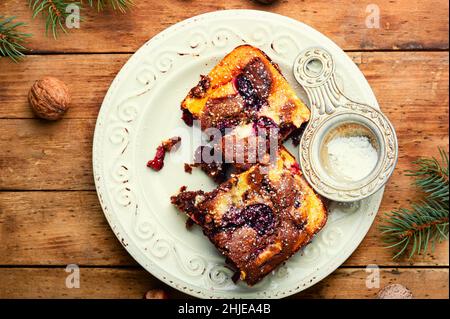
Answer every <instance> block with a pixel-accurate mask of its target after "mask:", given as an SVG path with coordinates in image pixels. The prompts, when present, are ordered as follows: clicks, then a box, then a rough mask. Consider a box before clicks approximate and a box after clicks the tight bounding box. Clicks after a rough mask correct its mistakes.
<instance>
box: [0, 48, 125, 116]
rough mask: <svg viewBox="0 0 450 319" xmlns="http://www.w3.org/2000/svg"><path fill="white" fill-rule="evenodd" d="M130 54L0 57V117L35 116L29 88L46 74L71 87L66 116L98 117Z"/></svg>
mask: <svg viewBox="0 0 450 319" xmlns="http://www.w3.org/2000/svg"><path fill="white" fill-rule="evenodd" d="M129 57H130V55H129V54H111V55H97V54H85V55H55V56H53V55H52V56H30V57H28V58H27V59H25V60H23V61H22V62H21V63H20V64H16V63H14V62H12V61H9V60H6V59H0V105H2V106H3V104H5V105H4V106H3V107H1V108H0V118H32V117H33V116H34V115H33V112H32V110H31V108H30V106H29V104H28V99H27V96H28V91H29V90H30V88H31V86H32V85H33V83H34V81H36V80H38V79H41V78H42V77H44V76H46V75H52V76H55V77H58V78H60V79H61V80H63V81H64V82H65V83H66V84H67V85H68V86H69V89H70V95H71V100H72V101H71V108H70V109H69V111H68V112H67V113H66V115H65V118H96V117H97V113H98V110H99V109H100V105H101V103H102V101H103V98H104V96H105V94H106V91H107V90H108V87H109V85H110V84H111V82H112V80H113V79H114V77H115V76H116V74H117V72H118V71H119V70H120V68H121V67H122V66H123V64H124V63H125V62H126V61H127V60H128V58H129Z"/></svg>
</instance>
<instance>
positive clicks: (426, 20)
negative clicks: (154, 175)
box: [0, 0, 449, 53]
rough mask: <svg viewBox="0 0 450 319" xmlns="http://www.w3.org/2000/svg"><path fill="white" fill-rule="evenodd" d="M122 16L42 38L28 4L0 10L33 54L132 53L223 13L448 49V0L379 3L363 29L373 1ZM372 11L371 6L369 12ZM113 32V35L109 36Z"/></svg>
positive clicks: (91, 17) (209, 3)
mask: <svg viewBox="0 0 450 319" xmlns="http://www.w3.org/2000/svg"><path fill="white" fill-rule="evenodd" d="M135 3H136V6H135V7H134V8H133V9H132V10H131V12H129V13H128V14H126V15H122V14H119V13H116V12H113V11H109V10H107V11H105V12H101V13H97V12H96V10H94V9H85V10H82V19H83V21H82V22H81V25H80V29H72V30H70V32H69V34H68V35H64V34H62V35H61V36H60V37H59V40H57V41H55V40H53V38H52V37H46V36H45V35H44V34H45V31H44V24H45V23H44V21H43V19H42V17H37V18H36V19H34V20H32V19H31V11H30V9H29V8H28V6H27V2H26V1H22V0H3V1H2V2H1V3H0V12H1V13H2V14H4V15H16V16H18V18H19V19H20V20H23V21H26V22H27V23H28V24H29V28H28V30H32V32H33V34H34V37H33V38H32V39H31V40H30V42H29V44H28V47H29V48H30V49H32V50H33V52H35V53H36V52H134V51H135V50H136V49H137V48H138V47H140V46H141V45H142V44H144V42H146V41H147V40H148V39H150V38H151V37H153V36H154V35H156V34H157V33H159V32H160V31H162V30H164V29H165V28H167V27H169V26H171V25H172V24H174V23H176V22H179V21H182V20H184V19H186V18H189V17H192V16H195V15H198V14H201V13H206V12H211V11H215V10H224V9H257V10H266V11H272V12H274V13H279V14H282V15H285V16H288V17H291V18H294V19H296V20H299V21H302V22H304V23H306V24H308V25H310V26H312V27H313V28H315V29H317V30H319V31H321V32H322V33H324V34H325V35H326V36H328V37H330V38H331V39H333V41H335V42H336V43H337V44H338V45H339V46H340V47H342V48H343V49H347V50H372V49H403V50H411V49H412V50H417V49H446V48H448V21H449V20H448V8H449V7H448V2H447V1H446V0H433V1H414V2H411V1H408V0H378V1H376V4H377V5H378V8H379V11H380V27H379V28H367V26H366V18H367V17H368V16H369V12H370V11H366V10H367V6H368V4H370V3H371V2H362V1H359V0H341V1H339V2H338V3H336V2H330V1H326V0H316V1H306V0H298V1H297V0H289V1H287V0H284V1H279V2H278V3H277V4H275V5H271V6H265V5H261V4H257V3H255V2H254V1H252V0H227V1H216V0H158V1H156V0H151V1H135ZM369 9H370V8H369ZM112 30H113V32H112Z"/></svg>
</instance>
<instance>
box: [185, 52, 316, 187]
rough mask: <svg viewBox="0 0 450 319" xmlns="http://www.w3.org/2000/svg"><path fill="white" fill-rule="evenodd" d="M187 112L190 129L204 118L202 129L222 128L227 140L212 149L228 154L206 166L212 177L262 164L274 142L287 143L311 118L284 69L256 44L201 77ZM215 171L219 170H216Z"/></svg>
mask: <svg viewBox="0 0 450 319" xmlns="http://www.w3.org/2000/svg"><path fill="white" fill-rule="evenodd" d="M181 109H182V110H183V119H184V121H185V122H186V124H187V125H192V124H193V121H194V120H198V121H199V122H200V126H201V129H202V130H204V131H205V130H207V129H209V128H216V129H218V130H219V131H220V132H221V134H220V135H221V139H217V137H215V140H214V143H213V144H214V145H212V149H214V150H215V151H216V152H221V153H222V154H221V157H220V159H219V160H217V162H215V163H213V165H210V164H211V163H206V164H204V165H201V167H202V169H203V170H204V171H205V172H206V173H207V174H208V175H210V176H212V177H215V176H217V174H216V170H217V169H216V168H220V169H221V170H222V171H223V170H225V168H224V165H222V164H223V163H224V162H225V163H229V164H232V165H231V166H232V167H233V168H234V169H235V171H237V172H242V171H244V170H246V169H248V168H249V167H251V166H252V165H254V164H256V163H258V162H259V160H260V158H261V157H262V156H260V155H261V154H264V153H268V152H269V150H270V148H271V147H273V146H274V145H273V144H274V143H275V144H276V145H275V146H278V145H279V144H281V143H282V141H283V140H284V139H286V137H288V136H289V134H291V133H292V132H293V131H294V130H298V129H299V128H300V126H301V125H302V124H303V123H304V122H306V121H308V119H309V116H310V111H309V109H308V108H307V107H306V106H305V104H304V103H303V102H302V101H301V100H300V99H299V98H298V97H297V95H296V94H295V92H294V90H293V89H292V88H291V87H290V85H289V83H288V82H287V81H286V79H285V78H284V77H283V75H282V74H281V72H280V69H279V67H278V65H276V64H275V63H273V62H272V61H271V60H270V58H269V57H268V56H267V55H266V54H265V53H264V52H262V51H261V50H259V49H257V48H255V47H252V46H250V45H242V46H239V47H237V48H235V49H234V50H233V51H232V52H230V53H229V54H228V55H226V56H225V57H224V58H223V59H222V60H221V61H220V62H219V63H218V64H217V65H216V66H215V67H214V68H213V69H212V70H211V72H210V73H209V74H208V75H205V76H201V80H200V81H199V83H198V84H197V85H196V86H195V87H194V88H192V89H191V90H190V92H189V94H188V95H187V97H186V98H185V99H184V100H183V102H182V104H181ZM263 130H264V131H265V132H266V133H267V134H266V135H265V136H266V139H267V141H265V142H263V143H259V145H258V146H257V147H256V148H255V145H254V144H252V142H253V141H254V137H255V136H259V137H260V135H261V134H260V132H261V131H263ZM269 131H270V133H269ZM269 136H270V138H269ZM269 142H270V143H272V144H271V145H269ZM261 146H265V149H262V148H261ZM256 154H258V155H257V156H255V155H256ZM196 159H197V160H198V159H200V160H201V158H199V157H198V156H197V158H196ZM209 167H213V168H214V169H215V170H213V171H211V172H210V171H209V170H208V168H209ZM213 174H216V175H213ZM215 179H216V180H217V178H215Z"/></svg>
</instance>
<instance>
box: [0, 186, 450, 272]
mask: <svg viewBox="0 0 450 319" xmlns="http://www.w3.org/2000/svg"><path fill="white" fill-rule="evenodd" d="M386 202H387V201H386V200H385V201H384V203H386ZM386 206H388V205H386V204H383V205H382V208H381V210H380V212H383V211H386V210H387V209H388V207H386ZM380 217H381V213H380V214H379V215H378V216H377V218H376V221H375V223H374V225H373V226H372V228H371V229H370V231H369V232H368V234H367V235H366V237H365V238H364V240H363V242H362V243H361V244H360V246H359V248H358V249H357V250H356V251H355V252H354V254H353V255H352V256H351V257H350V258H349V259H348V260H347V261H346V262H345V264H344V265H345V266H366V265H369V264H377V265H382V266H395V267H396V266H411V265H414V266H444V265H447V266H448V264H449V263H448V259H449V254H448V250H449V246H448V242H444V243H442V244H438V245H437V246H436V249H435V251H434V252H431V251H429V252H428V254H426V255H425V256H418V257H416V258H414V259H411V260H408V259H406V258H404V259H399V260H396V261H393V260H392V259H391V257H392V253H391V251H389V250H387V249H385V248H384V247H383V243H382V241H381V239H380V232H379V231H378V230H377V226H378V225H379V220H380ZM0 241H1V243H2V245H0V265H55V266H56V265H67V264H71V263H75V264H78V265H96V266H130V265H132V266H135V265H137V263H136V262H135V261H134V260H133V259H132V258H131V257H130V256H129V255H128V253H127V252H126V251H125V249H124V248H123V247H122V246H121V244H120V242H119V240H117V239H116V237H115V235H114V234H113V232H112V230H111V229H110V228H109V226H108V224H107V222H106V219H105V217H104V215H103V212H102V210H101V208H100V205H99V203H98V199H97V195H96V194H95V192H0Z"/></svg>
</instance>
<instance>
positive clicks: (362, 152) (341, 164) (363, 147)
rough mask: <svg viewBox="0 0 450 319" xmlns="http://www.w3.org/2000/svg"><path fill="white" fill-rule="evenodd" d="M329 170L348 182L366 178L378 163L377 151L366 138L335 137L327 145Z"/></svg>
mask: <svg viewBox="0 0 450 319" xmlns="http://www.w3.org/2000/svg"><path fill="white" fill-rule="evenodd" d="M327 156H328V165H329V169H330V170H331V171H333V173H334V174H333V175H335V176H336V177H339V178H340V179H344V180H348V181H359V180H361V179H363V178H364V177H366V176H368V175H369V174H370V173H371V172H372V171H373V169H374V168H375V166H376V165H377V162H378V153H377V150H376V149H375V148H374V147H373V145H372V143H371V142H370V140H369V138H368V137H367V136H337V137H335V138H333V139H331V140H330V141H329V142H328V144H327Z"/></svg>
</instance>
